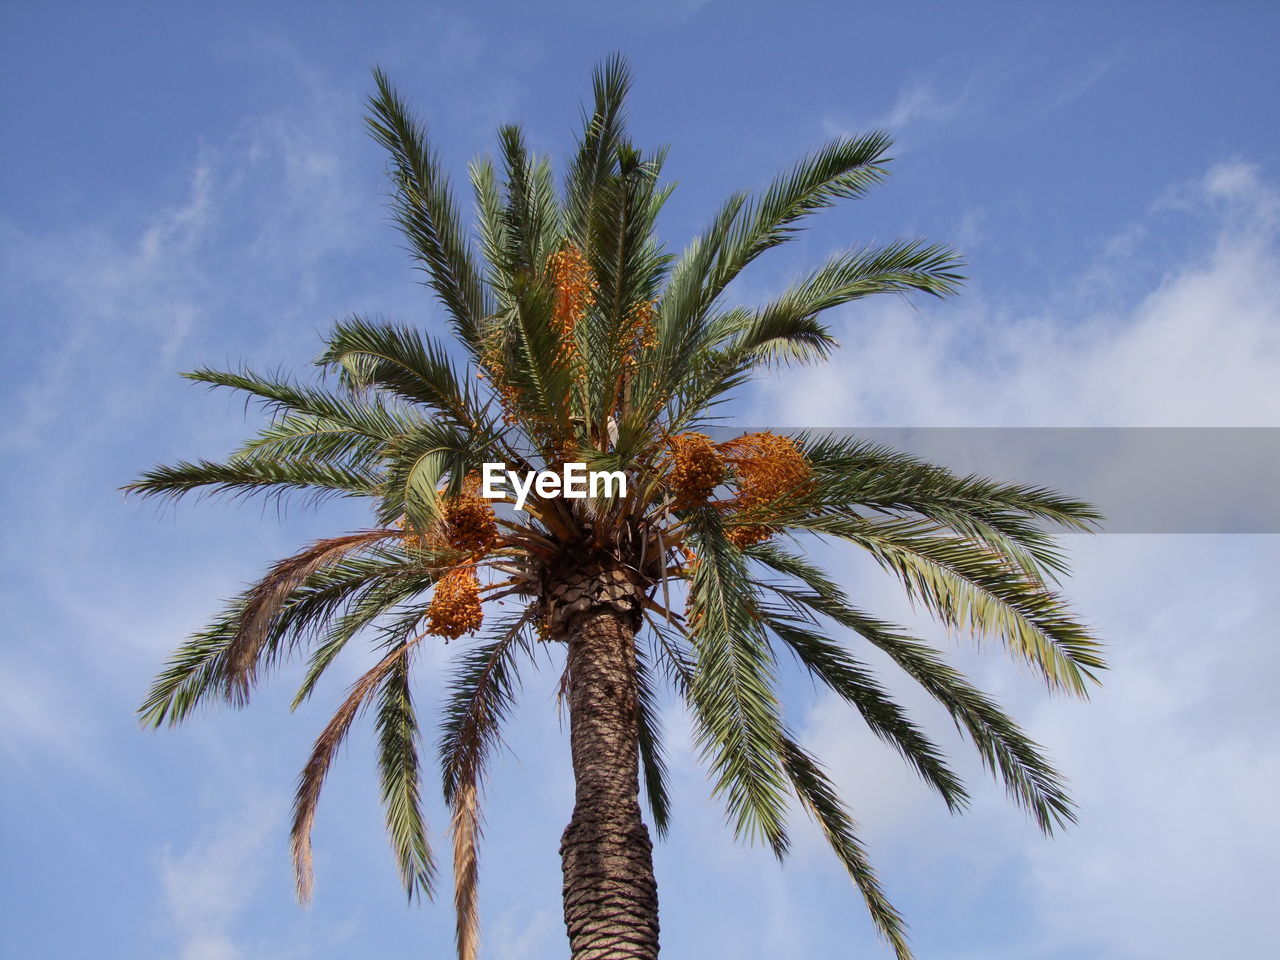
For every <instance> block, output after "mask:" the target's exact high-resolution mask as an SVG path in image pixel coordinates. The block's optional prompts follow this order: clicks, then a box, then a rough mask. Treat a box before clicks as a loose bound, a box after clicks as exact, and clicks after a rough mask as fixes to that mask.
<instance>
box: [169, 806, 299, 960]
mask: <svg viewBox="0 0 1280 960" xmlns="http://www.w3.org/2000/svg"><path fill="white" fill-rule="evenodd" d="M281 829H282V818H281V816H280V805H279V803H277V802H275V801H264V800H252V801H248V802H246V803H244V804H243V808H242V809H240V810H237V811H236V812H235V814H234V815H233V816H230V817H227V818H226V819H224V820H222V821H221V822H220V823H219V824H218V825H217V826H215V827H213V828H211V829H209V830H207V831H205V833H204V834H203V835H202V836H201V837H200V838H199V839H198V840H197V841H196V842H195V843H194V844H192V845H191V846H190V847H188V848H187V849H185V850H184V851H182V852H181V853H174V852H172V851H170V850H165V851H164V852H163V853H162V854H161V857H160V863H159V872H160V884H161V889H162V890H163V893H164V902H165V907H166V910H167V912H168V916H169V920H170V922H171V923H172V925H173V928H174V931H175V933H176V935H177V939H178V942H179V946H178V956H179V957H180V958H181V960H242V958H247V957H251V956H255V954H254V953H253V951H249V950H246V949H243V944H242V943H237V938H236V936H235V933H236V930H235V927H236V920H237V917H238V916H239V914H240V913H241V912H242V911H243V910H244V908H245V907H246V906H247V905H248V904H249V903H250V902H251V901H252V899H253V897H254V893H255V891H256V889H257V887H258V886H259V884H260V883H261V880H262V873H263V851H264V849H267V850H271V851H272V852H273V853H274V851H275V847H276V844H268V843H266V841H267V840H268V839H269V838H274V837H275V836H277V835H278V834H279V832H280V830H281Z"/></svg>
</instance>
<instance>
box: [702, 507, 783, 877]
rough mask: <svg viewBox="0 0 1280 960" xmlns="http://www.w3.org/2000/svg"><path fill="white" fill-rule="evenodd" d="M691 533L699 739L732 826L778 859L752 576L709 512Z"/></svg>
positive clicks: (773, 723)
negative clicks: (763, 844) (765, 846)
mask: <svg viewBox="0 0 1280 960" xmlns="http://www.w3.org/2000/svg"><path fill="white" fill-rule="evenodd" d="M690 540H691V542H692V543H693V544H694V545H695V547H694V549H695V550H697V552H698V556H699V557H700V558H701V562H700V563H699V565H698V569H697V572H696V573H695V574H694V577H693V581H692V583H691V584H690V587H689V591H690V594H689V595H690V604H689V619H690V624H691V629H690V640H691V644H692V646H693V650H694V654H695V664H696V666H695V671H694V675H693V682H692V684H691V686H690V689H689V702H690V705H691V707H692V709H693V713H694V717H695V719H696V721H697V724H698V740H699V745H700V747H701V750H702V755H703V757H704V758H705V759H706V760H707V761H708V762H709V763H710V766H711V770H712V774H713V776H714V778H715V791H716V793H717V795H720V796H723V798H724V801H725V805H726V808H727V810H728V816H729V819H730V822H731V823H732V824H733V827H734V831H735V833H737V834H738V835H739V836H742V837H744V838H747V839H755V838H757V837H758V838H761V839H763V840H764V841H765V842H766V843H767V844H768V845H769V847H770V848H771V849H772V850H773V852H774V854H775V855H776V856H778V857H779V858H781V857H782V856H783V855H784V854H785V853H786V851H787V847H788V844H789V841H788V839H787V831H786V794H785V790H786V787H785V782H786V780H785V776H784V773H783V770H782V768H781V765H780V763H779V747H780V744H781V742H782V720H781V716H780V711H779V704H778V698H777V693H776V689H775V687H776V678H775V668H774V663H773V657H772V655H771V653H770V650H769V644H768V640H767V639H766V637H765V635H764V630H763V628H762V624H761V622H760V619H759V614H758V612H757V611H756V609H754V604H753V603H752V595H753V591H752V589H751V580H750V577H749V575H748V572H747V569H746V565H745V564H744V563H743V560H742V557H741V555H740V554H739V553H738V551H737V550H735V549H734V548H733V547H732V546H731V545H730V544H729V542H728V541H727V540H726V539H725V536H724V531H723V529H722V527H721V526H720V523H719V521H718V519H717V518H715V517H713V516H711V515H710V514H709V511H703V515H702V516H701V517H699V518H698V519H697V521H695V526H694V529H693V531H692V535H691V537H690Z"/></svg>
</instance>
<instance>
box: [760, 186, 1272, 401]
mask: <svg viewBox="0 0 1280 960" xmlns="http://www.w3.org/2000/svg"><path fill="white" fill-rule="evenodd" d="M1177 198H1178V202H1179V203H1182V204H1184V205H1189V206H1187V209H1188V210H1193V211H1194V212H1195V213H1196V214H1197V215H1199V216H1207V217H1210V218H1211V220H1212V222H1213V223H1215V224H1216V235H1215V237H1214V240H1213V243H1212V246H1211V248H1210V249H1209V250H1208V251H1207V253H1205V254H1204V255H1203V256H1201V257H1198V258H1196V259H1194V260H1191V261H1189V262H1185V263H1183V264H1181V265H1179V266H1176V267H1175V268H1173V269H1171V270H1170V271H1169V272H1167V273H1166V274H1165V275H1164V277H1163V278H1162V279H1161V280H1160V281H1159V282H1158V283H1157V284H1156V285H1155V286H1154V287H1152V288H1150V289H1148V290H1146V291H1144V292H1142V294H1141V295H1140V296H1139V297H1138V298H1137V301H1136V302H1135V303H1133V304H1132V305H1129V304H1128V303H1127V302H1126V301H1127V300H1128V298H1129V295H1130V294H1129V291H1128V289H1127V288H1126V286H1125V283H1124V280H1123V277H1124V276H1126V274H1127V273H1128V272H1129V271H1130V270H1135V269H1136V268H1138V267H1140V266H1148V265H1147V264H1145V263H1143V262H1142V257H1143V255H1144V251H1143V249H1142V244H1141V242H1140V241H1134V240H1133V239H1132V232H1131V231H1130V230H1124V231H1121V232H1120V235H1123V236H1125V237H1128V238H1129V239H1128V241H1127V242H1126V243H1123V244H1117V245H1113V246H1112V247H1111V248H1110V249H1109V250H1108V251H1107V253H1106V256H1105V258H1104V259H1102V260H1100V262H1099V263H1098V264H1097V265H1096V266H1095V268H1094V269H1092V270H1090V271H1089V276H1088V279H1087V282H1079V283H1076V282H1072V283H1068V284H1064V288H1065V289H1064V290H1062V291H1060V292H1059V293H1058V294H1057V295H1056V296H1055V297H1052V298H1050V302H1049V305H1048V306H1047V307H1046V308H1045V309H1044V310H1043V311H1041V312H1038V313H1033V314H1028V313H1025V312H1021V311H1020V310H1018V309H1017V308H1014V307H1011V306H1009V305H1007V304H1005V303H1002V302H1001V301H1000V300H999V298H997V297H994V296H992V295H989V294H984V293H983V291H982V290H981V289H978V290H975V291H974V292H972V293H966V294H963V295H962V297H961V300H960V302H959V303H958V304H957V305H956V306H955V307H952V308H948V309H938V308H937V307H936V306H935V305H934V304H932V303H924V304H921V305H920V306H921V308H922V309H920V310H919V311H917V310H915V309H913V308H912V307H911V306H909V305H908V304H906V303H903V302H900V301H893V300H883V301H870V302H868V303H866V304H860V305H854V306H853V307H851V308H848V309H847V310H846V311H845V313H844V314H843V316H842V317H840V318H839V319H838V320H837V321H836V332H837V335H838V337H839V338H840V339H841V341H842V343H843V351H842V353H841V355H840V357H839V362H838V363H833V364H831V365H830V366H828V367H825V368H820V369H817V370H813V371H806V373H805V376H804V377H803V378H792V379H786V378H779V379H777V380H773V381H770V382H769V383H767V384H765V385H764V386H763V388H762V390H761V393H760V396H761V399H760V401H759V402H758V404H757V409H758V410H760V411H769V412H770V416H769V421H770V422H774V423H786V422H793V423H805V424H813V425H824V426H993V427H994V426H1274V425H1280V392H1278V391H1276V390H1275V384H1276V383H1278V382H1280V306H1278V305H1280V249H1277V215H1276V209H1277V194H1276V191H1275V189H1274V188H1273V187H1272V186H1270V185H1269V184H1266V183H1264V182H1262V181H1261V180H1260V179H1259V178H1258V176H1257V173H1256V171H1254V170H1253V169H1252V168H1250V167H1247V166H1243V165H1239V164H1228V165H1223V166H1218V167H1215V168H1213V169H1212V170H1210V171H1209V173H1208V174H1207V175H1206V177H1205V178H1204V179H1203V180H1202V181H1200V182H1199V183H1198V184H1196V185H1195V186H1194V188H1192V189H1187V190H1183V191H1181V192H1179V194H1178V195H1177ZM1168 206H1170V201H1166V202H1165V203H1163V204H1162V208H1163V207H1168ZM1154 215H1155V214H1153V216H1154ZM1153 229H1154V228H1153ZM1108 292H1110V294H1111V295H1110V296H1109V297H1105V296H1102V294H1105V293H1108ZM797 383H800V384H803V387H802V388H801V389H796V387H795V385H796V384H797Z"/></svg>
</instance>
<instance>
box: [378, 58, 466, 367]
mask: <svg viewBox="0 0 1280 960" xmlns="http://www.w3.org/2000/svg"><path fill="white" fill-rule="evenodd" d="M373 78H374V82H375V84H376V85H377V87H378V92H377V94H376V95H374V96H372V97H370V98H369V115H368V117H367V123H368V126H369V131H370V133H371V134H372V135H373V138H374V139H375V140H376V141H377V142H378V143H380V144H381V145H382V146H383V147H384V148H385V149H386V151H387V153H388V154H389V155H390V157H391V163H392V177H393V180H394V186H395V193H394V194H393V197H392V205H391V208H392V212H393V213H394V215H395V218H396V221H397V223H398V224H399V226H400V229H401V230H402V231H403V233H404V235H405V237H406V238H408V240H409V244H410V248H411V250H412V253H413V255H414V257H415V258H416V259H417V260H418V261H419V263H420V264H421V265H422V268H423V270H425V271H426V274H427V283H428V284H429V285H430V286H431V288H432V289H433V290H435V292H436V295H437V296H438V297H439V298H440V302H441V303H442V304H443V305H444V307H445V310H446V311H447V313H448V315H449V321H450V326H451V327H452V328H453V331H454V333H455V334H456V335H457V337H458V339H459V341H460V342H461V343H462V344H463V345H464V346H465V347H466V348H467V349H469V350H470V351H471V352H472V353H473V354H478V352H479V350H480V345H481V337H482V333H483V330H482V328H481V324H482V321H483V318H484V317H486V316H488V314H489V312H490V311H489V304H488V300H487V298H486V295H485V287H484V283H483V281H482V279H481V275H480V271H479V268H478V267H477V266H476V264H475V259H474V255H473V254H472V251H471V245H470V243H469V241H468V239H467V235H466V232H465V231H464V229H463V226H462V218H461V215H460V214H459V212H458V209H457V207H456V206H455V204H454V201H453V194H452V190H451V188H450V186H449V179H448V177H447V176H446V175H445V172H444V170H443V169H442V168H441V166H440V159H439V157H438V156H436V154H435V152H434V150H433V149H432V148H431V145H430V141H429V140H428V138H427V130H426V127H424V126H423V125H422V124H421V123H420V122H418V121H417V120H416V119H415V118H414V116H413V114H412V113H411V111H410V110H409V106H408V104H406V103H405V101H404V100H403V99H401V97H400V96H399V95H398V94H397V93H396V92H395V89H394V88H393V87H392V86H391V81H390V80H388V79H387V76H386V74H384V73H383V72H382V71H381V70H375V71H374V74H373Z"/></svg>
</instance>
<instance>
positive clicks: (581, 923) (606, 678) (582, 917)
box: [560, 603, 658, 960]
mask: <svg viewBox="0 0 1280 960" xmlns="http://www.w3.org/2000/svg"><path fill="white" fill-rule="evenodd" d="M634 619H635V618H634V617H633V616H631V615H630V614H628V613H625V612H622V611H621V610H619V609H617V607H616V606H612V605H610V604H607V603H606V604H600V605H595V606H593V607H592V608H591V609H588V610H585V611H582V612H581V613H577V614H576V615H574V616H573V617H572V619H571V621H570V622H569V623H568V624H567V627H568V629H567V630H566V634H567V639H568V647H569V654H568V657H569V662H568V697H567V699H568V702H569V724H570V743H571V748H572V752H573V773H574V779H575V781H576V785H577V790H576V796H575V801H574V807H573V817H572V819H571V820H570V821H569V826H568V827H567V828H566V829H565V831H564V836H563V837H562V838H561V841H560V858H561V863H562V866H563V870H564V921H565V926H566V928H567V929H568V933H569V943H570V946H571V948H572V956H573V960H648V958H653V957H657V956H658V888H657V884H656V882H655V881H654V877H653V844H652V842H651V841H650V839H649V831H648V829H647V828H646V827H645V824H644V820H643V819H642V818H641V815H640V799H639V794H640V783H639V748H638V743H637V717H638V713H637V711H638V704H637V695H636V648H635V634H636V626H635V623H634Z"/></svg>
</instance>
